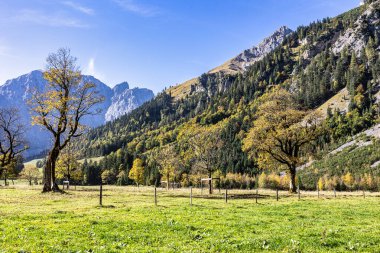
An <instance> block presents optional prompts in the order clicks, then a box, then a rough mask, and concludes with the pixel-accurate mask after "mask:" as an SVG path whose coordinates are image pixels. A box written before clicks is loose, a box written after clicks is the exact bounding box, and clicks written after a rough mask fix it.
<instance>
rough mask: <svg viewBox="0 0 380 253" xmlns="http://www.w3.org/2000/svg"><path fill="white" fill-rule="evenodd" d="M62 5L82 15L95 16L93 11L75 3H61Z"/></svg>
mask: <svg viewBox="0 0 380 253" xmlns="http://www.w3.org/2000/svg"><path fill="white" fill-rule="evenodd" d="M62 4H64V5H66V6H68V7H70V8H72V9H74V10H77V11H80V12H82V13H84V14H87V15H94V14H95V11H94V10H93V9H91V8H88V7H85V6H83V5H80V4H77V3H74V2H71V1H64V2H62Z"/></svg>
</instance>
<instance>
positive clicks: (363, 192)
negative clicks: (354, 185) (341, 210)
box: [363, 189, 365, 198]
mask: <svg viewBox="0 0 380 253" xmlns="http://www.w3.org/2000/svg"><path fill="white" fill-rule="evenodd" d="M363 198H365V191H364V189H363Z"/></svg>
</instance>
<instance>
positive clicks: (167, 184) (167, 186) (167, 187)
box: [166, 173, 170, 191]
mask: <svg viewBox="0 0 380 253" xmlns="http://www.w3.org/2000/svg"><path fill="white" fill-rule="evenodd" d="M169 180H170V176H169V173H167V174H166V190H167V191H169V184H170V181H169Z"/></svg>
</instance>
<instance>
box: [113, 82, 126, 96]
mask: <svg viewBox="0 0 380 253" xmlns="http://www.w3.org/2000/svg"><path fill="white" fill-rule="evenodd" d="M125 90H129V83H128V82H122V83H119V84H117V85H115V87H113V92H114V93H115V94H119V93H121V92H123V91H125Z"/></svg>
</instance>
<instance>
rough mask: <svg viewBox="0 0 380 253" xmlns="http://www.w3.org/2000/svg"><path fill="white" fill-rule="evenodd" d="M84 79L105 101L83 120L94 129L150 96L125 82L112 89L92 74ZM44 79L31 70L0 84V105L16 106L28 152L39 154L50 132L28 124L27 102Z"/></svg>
mask: <svg viewBox="0 0 380 253" xmlns="http://www.w3.org/2000/svg"><path fill="white" fill-rule="evenodd" d="M82 80H83V82H91V83H94V84H95V85H96V87H97V91H98V92H99V94H101V95H102V96H103V97H104V101H103V102H102V103H100V104H98V105H96V107H95V108H94V110H98V109H100V111H101V113H100V114H97V115H94V116H89V117H86V118H84V119H83V122H82V123H83V124H85V125H87V126H89V127H91V128H94V127H97V126H100V125H102V124H104V123H106V122H107V121H110V120H114V119H116V118H117V117H120V116H122V115H124V114H127V113H130V112H131V111H132V110H133V109H135V108H137V107H139V106H140V105H142V104H143V103H145V102H146V101H148V100H150V99H152V98H153V97H154V94H153V92H152V91H151V90H148V89H140V88H134V89H129V85H128V83H126V82H125V83H122V84H119V85H116V86H115V87H114V88H113V89H111V88H110V87H109V86H107V85H106V84H104V83H102V82H101V81H99V80H98V79H96V78H95V77H93V76H88V75H84V76H83V78H82ZM46 85H47V81H46V80H45V79H44V78H43V73H42V71H40V70H34V71H32V72H30V73H28V74H25V75H22V76H20V77H17V78H15V79H12V80H8V81H6V83H5V84H3V85H2V86H0V107H17V108H18V109H19V111H20V115H21V117H22V121H23V123H24V124H25V125H26V126H27V133H26V136H27V139H28V141H29V143H30V149H29V150H28V152H27V155H34V154H38V153H40V152H42V151H44V150H46V149H48V148H49V140H50V139H49V135H48V133H47V132H46V131H44V130H43V129H41V128H40V127H38V126H32V125H31V114H30V109H29V106H28V105H27V101H28V100H29V99H30V98H31V93H32V91H33V90H35V89H38V90H44V88H45V87H46Z"/></svg>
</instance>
